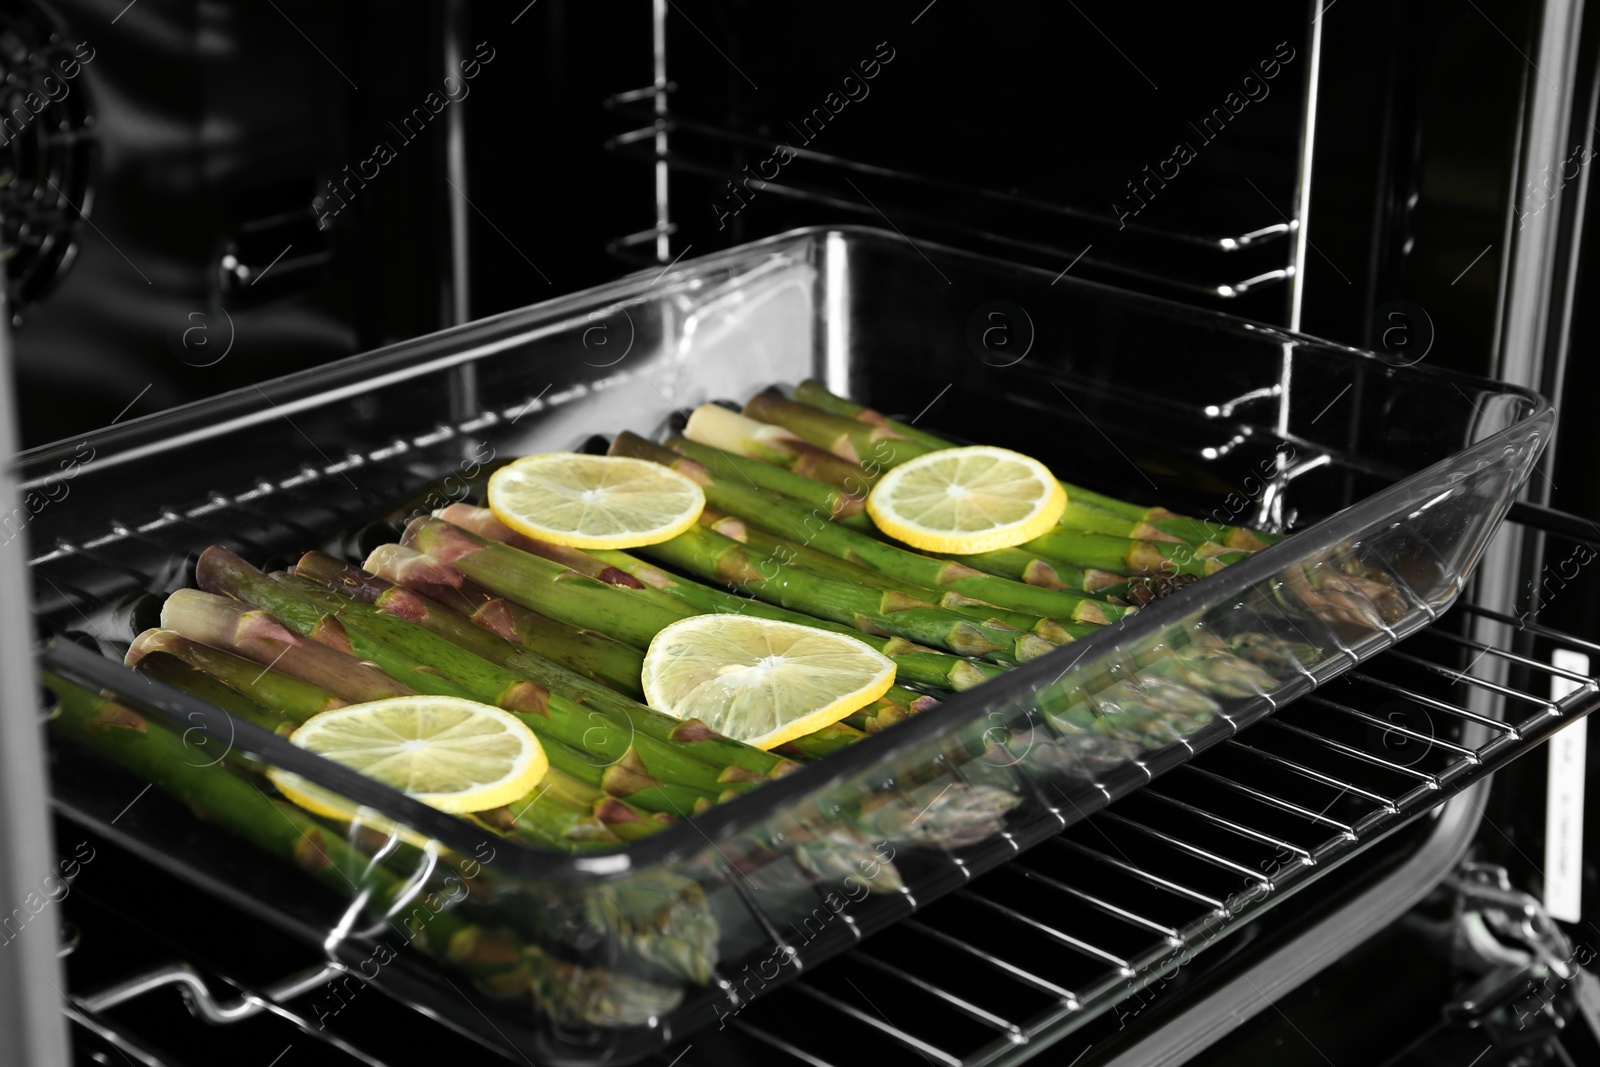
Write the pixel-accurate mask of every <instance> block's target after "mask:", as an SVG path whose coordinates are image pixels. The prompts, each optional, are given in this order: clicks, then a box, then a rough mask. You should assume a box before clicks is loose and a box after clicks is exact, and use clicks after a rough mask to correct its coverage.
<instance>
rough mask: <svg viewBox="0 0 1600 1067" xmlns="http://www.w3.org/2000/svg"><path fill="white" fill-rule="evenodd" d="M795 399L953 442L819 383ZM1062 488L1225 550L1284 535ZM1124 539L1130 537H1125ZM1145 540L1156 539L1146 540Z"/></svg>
mask: <svg viewBox="0 0 1600 1067" xmlns="http://www.w3.org/2000/svg"><path fill="white" fill-rule="evenodd" d="M794 399H795V400H797V401H799V402H800V403H802V404H808V405H810V406H812V407H815V408H819V409H821V410H823V411H826V412H829V413H830V414H833V415H838V416H842V417H844V418H850V419H855V420H857V421H860V422H864V423H867V424H869V425H873V426H882V427H886V428H888V429H891V430H893V431H895V432H896V433H899V434H901V435H903V436H905V437H907V438H909V439H910V440H913V441H916V442H917V443H918V444H921V445H925V446H927V447H929V448H950V447H952V445H951V442H949V441H946V440H945V439H943V438H941V437H939V436H938V435H936V434H932V433H929V432H928V431H926V430H919V429H918V428H917V427H915V426H911V425H909V424H907V423H903V422H897V421H895V420H894V419H890V418H888V417H886V416H885V415H883V414H882V413H881V412H878V411H874V410H872V409H871V408H868V407H863V406H862V405H860V404H857V403H855V402H854V401H851V400H847V399H845V398H844V397H842V396H836V395H835V394H833V393H830V392H829V391H828V390H827V389H825V388H823V386H822V385H821V384H820V383H818V382H816V381H811V380H807V381H803V382H801V383H800V384H799V385H797V386H795V388H794ZM1061 486H1062V488H1063V489H1065V490H1066V491H1067V498H1068V500H1069V501H1076V502H1077V503H1079V504H1083V505H1088V506H1092V507H1095V508H1099V509H1100V510H1102V511H1106V512H1109V513H1111V514H1112V515H1116V516H1119V517H1121V518H1123V519H1127V520H1130V521H1132V522H1135V523H1149V524H1151V525H1152V526H1154V527H1155V528H1156V529H1159V530H1162V531H1163V532H1165V533H1167V534H1170V535H1173V536H1176V537H1178V538H1180V539H1182V540H1184V541H1186V542H1188V543H1190V544H1195V545H1198V544H1204V543H1205V542H1207V541H1216V542H1219V543H1220V544H1222V545H1223V546H1224V547H1226V548H1231V549H1236V550H1242V551H1256V550H1258V549H1262V548H1265V547H1267V546H1268V545H1270V544H1275V543H1277V542H1278V541H1281V540H1282V539H1283V537H1282V535H1281V534H1271V533H1265V532H1263V531H1261V530H1251V529H1248V528H1246V527H1243V526H1228V525H1226V524H1223V523H1218V522H1215V521H1213V520H1210V519H1207V520H1200V519H1193V518H1190V517H1188V516H1186V515H1180V514H1178V513H1177V512H1174V511H1168V510H1167V509H1166V508H1161V507H1150V508H1147V507H1144V506H1143V505H1140V504H1130V503H1128V502H1127V501H1125V500H1118V499H1117V498H1116V497H1112V496H1106V495H1105V494H1103V493H1096V492H1094V491H1093V490H1089V489H1085V488H1083V487H1082V486H1079V485H1073V484H1071V483H1069V482H1062V483H1061ZM1105 532H1109V531H1105ZM1122 536H1131V535H1127V534H1124V535H1122ZM1144 540H1154V539H1153V538H1144Z"/></svg>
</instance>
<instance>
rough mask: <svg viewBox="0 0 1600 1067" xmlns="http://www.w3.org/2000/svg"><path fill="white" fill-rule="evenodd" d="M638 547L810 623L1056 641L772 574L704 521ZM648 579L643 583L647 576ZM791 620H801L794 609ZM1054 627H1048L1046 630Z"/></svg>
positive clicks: (503, 536)
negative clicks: (767, 574)
mask: <svg viewBox="0 0 1600 1067" xmlns="http://www.w3.org/2000/svg"><path fill="white" fill-rule="evenodd" d="M686 462H692V461H686ZM440 517H441V518H442V519H444V520H446V521H450V522H454V523H456V524H458V525H460V526H462V527H463V528H465V529H469V530H473V531H475V532H478V533H481V534H482V535H483V536H486V537H489V538H492V539H494V540H497V541H500V542H502V543H504V544H509V545H511V546H512V547H514V548H517V549H519V550H521V551H525V552H529V553H531V554H534V555H538V556H539V557H541V558H544V559H548V560H552V561H555V562H561V563H569V562H571V561H572V560H571V554H572V553H574V551H575V550H572V549H566V548H563V547H561V546H558V545H550V544H546V543H545V542H541V541H537V540H535V539H533V538H529V537H525V536H523V535H521V534H517V533H515V532H514V531H511V530H510V529H508V528H507V527H505V526H504V525H503V524H502V523H500V522H499V520H497V519H495V518H494V516H493V515H492V514H491V513H489V512H488V511H486V510H484V509H482V508H470V507H467V506H465V505H459V504H458V505H454V506H452V507H450V508H448V509H446V510H445V511H444V512H442V513H441V515H440ZM640 551H641V552H643V553H644V554H646V555H651V556H654V557H655V558H657V559H660V560H662V561H663V562H666V563H668V564H670V565H673V566H676V567H679V568H680V569H682V570H685V571H687V572H689V573H690V574H693V575H695V576H696V577H699V578H701V579H703V580H705V581H708V582H717V583H719V584H726V585H729V586H731V587H734V588H739V589H744V590H746V591H747V592H749V593H750V594H751V595H753V596H756V597H758V598H760V599H762V600H764V601H767V602H769V603H772V604H776V605H778V606H779V607H783V608H788V609H790V610H791V611H792V612H798V613H800V614H802V615H808V616H811V617H810V618H807V619H804V620H803V622H804V624H805V625H812V626H815V625H817V622H818V620H825V621H827V622H833V623H837V624H839V627H840V628H841V629H842V630H843V631H845V632H850V631H852V630H861V631H863V632H865V633H872V634H878V635H880V636H886V637H889V636H898V637H904V638H906V639H907V640H909V641H915V642H918V643H919V644H923V645H927V646H930V647H933V648H942V649H945V650H946V651H949V652H953V653H955V654H957V655H962V656H998V657H1000V659H999V660H998V661H999V662H1015V661H1017V660H1019V659H1032V658H1034V657H1035V656H1040V655H1043V654H1044V653H1045V652H1048V651H1049V650H1050V649H1051V648H1053V647H1055V642H1051V641H1046V640H1044V639H1042V638H1039V637H1037V636H1034V635H1032V634H1028V633H1023V632H1020V631H1018V632H1013V631H1012V630H1010V629H1008V628H1006V627H1005V626H1004V624H1000V625H993V626H991V625H989V624H988V623H986V622H983V623H980V622H973V621H971V620H967V619H963V618H960V617H957V616H955V615H952V614H949V613H946V612H943V611H941V610H940V609H937V608H934V606H933V605H932V604H929V603H926V602H924V601H920V600H917V599H915V598H912V597H907V596H905V595H903V594H899V593H894V592H885V593H878V594H874V593H873V591H871V590H869V589H866V588H862V587H860V586H855V585H849V584H846V583H841V582H836V581H832V580H830V579H827V578H825V577H823V576H820V575H815V574H810V573H806V572H795V571H793V570H791V571H788V572H787V573H785V571H784V569H783V568H781V567H773V568H772V569H773V572H774V577H773V578H772V579H770V580H769V579H767V578H764V577H763V575H762V573H761V572H760V570H758V568H757V566H756V565H755V564H754V563H753V562H752V561H750V560H749V559H748V558H746V557H745V555H744V551H743V549H742V547H741V546H740V545H738V544H737V543H736V542H733V541H731V540H729V539H728V538H726V537H723V536H722V535H721V534H718V533H716V532H714V531H712V530H708V529H702V528H695V529H692V530H689V531H688V532H686V533H683V534H680V535H679V536H678V537H675V538H673V539H672V540H670V541H667V542H665V543H663V544H658V545H651V546H649V547H646V548H643V549H640ZM576 555H580V556H583V557H584V559H585V563H583V564H582V565H583V566H585V567H586V568H587V569H589V570H591V571H593V570H599V569H605V570H616V571H621V572H623V573H629V565H628V564H626V563H623V562H621V561H620V560H619V558H618V556H617V554H613V553H606V552H600V551H596V552H589V553H576ZM645 584H646V586H647V587H648V586H649V584H650V583H645ZM704 610H713V611H714V610H718V609H716V608H705V609H704ZM792 621H796V622H800V621H802V620H801V618H800V617H799V616H798V615H796V616H793V617H792ZM1059 629H1060V628H1059V627H1052V628H1050V632H1057V631H1059Z"/></svg>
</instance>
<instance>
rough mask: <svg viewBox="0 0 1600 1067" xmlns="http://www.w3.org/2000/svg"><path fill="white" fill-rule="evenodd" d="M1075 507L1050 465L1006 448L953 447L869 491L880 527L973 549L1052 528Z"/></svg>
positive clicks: (916, 541)
mask: <svg viewBox="0 0 1600 1067" xmlns="http://www.w3.org/2000/svg"><path fill="white" fill-rule="evenodd" d="M1066 507H1067V493H1066V490H1064V489H1062V488H1061V483H1060V482H1058V481H1056V477H1055V475H1053V474H1051V473H1050V468H1048V467H1046V466H1045V465H1044V464H1043V463H1040V462H1039V461H1038V460H1036V459H1034V458H1033V457H1031V456H1024V455H1023V454H1022V453H1020V452H1012V451H1011V450H1010V449H1006V448H991V447H988V446H979V447H974V448H947V449H941V450H939V451H937V452H929V453H928V454H927V455H924V456H918V457H917V458H916V459H913V460H911V461H909V462H907V463H902V464H900V465H899V466H898V467H895V468H893V469H892V470H890V471H889V473H887V474H885V475H884V476H883V478H882V479H881V480H880V481H879V482H878V484H877V485H875V486H874V487H873V489H872V492H871V493H869V494H868V495H867V514H868V515H870V516H871V517H872V521H873V522H874V523H875V524H876V525H877V527H878V529H880V530H882V531H883V532H884V533H886V534H888V535H889V536H890V537H893V538H894V539H895V540H897V541H903V542H905V543H906V544H908V545H910V546H911V547H912V548H920V549H922V550H923V551H924V552H949V553H953V554H957V555H971V554H972V553H975V552H992V551H994V550H995V549H997V548H1010V547H1012V546H1013V545H1020V544H1022V543H1023V542H1024V541H1031V540H1033V539H1034V538H1035V537H1038V536H1039V535H1040V534H1042V533H1044V532H1045V531H1047V530H1049V529H1050V528H1051V527H1052V526H1054V525H1055V524H1056V522H1057V521H1059V520H1060V518H1061V513H1062V512H1063V511H1065V510H1066Z"/></svg>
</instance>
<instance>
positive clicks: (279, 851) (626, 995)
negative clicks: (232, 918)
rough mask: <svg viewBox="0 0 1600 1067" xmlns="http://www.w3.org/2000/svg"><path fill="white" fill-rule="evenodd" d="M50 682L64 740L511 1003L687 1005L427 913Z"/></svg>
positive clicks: (216, 774) (353, 855) (575, 1016)
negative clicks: (397, 919)
mask: <svg viewBox="0 0 1600 1067" xmlns="http://www.w3.org/2000/svg"><path fill="white" fill-rule="evenodd" d="M152 658H154V657H152ZM45 681H46V683H47V684H48V685H50V687H51V688H52V689H53V690H54V691H55V692H56V693H57V694H58V696H59V697H60V698H61V710H60V712H59V713H58V714H57V715H56V717H55V718H54V719H53V720H52V722H51V728H52V729H53V730H54V731H56V732H57V733H59V734H60V735H62V736H63V737H66V738H68V739H70V740H71V741H73V742H75V743H77V744H79V745H82V746H84V747H86V748H88V749H91V750H93V751H95V752H96V753H98V754H100V755H101V756H103V757H105V758H107V759H109V760H111V761H112V762H114V763H117V764H119V765H121V766H123V767H125V768H126V769H128V770H129V771H131V772H133V773H134V774H136V775H138V776H139V777H141V778H144V779H146V780H148V781H151V782H153V783H155V784H156V785H157V786H159V787H160V788H161V789H162V791H163V792H166V793H168V794H169V795H171V796H173V797H174V798H176V799H178V800H179V801H182V802H183V803H184V804H186V805H187V806H188V807H189V808H190V809H191V810H194V811H197V812H204V814H205V817H206V818H207V819H208V820H209V821H210V822H212V823H214V824H216V825H218V826H220V827H222V828H223V829H225V830H227V831H229V832H230V833H232V834H234V835H235V836H237V837H239V838H242V839H243V840H245V841H246V842H248V843H249V844H251V845H253V846H255V847H256V848H258V849H260V850H261V851H262V852H263V853H265V854H266V855H268V856H271V857H272V858H274V859H276V860H279V861H280V862H283V863H288V864H292V865H293V866H295V867H297V868H299V869H300V870H302V871H305V872H306V873H307V874H308V875H310V876H311V877H313V878H315V879H316V880H317V881H319V882H321V883H322V884H323V885H324V886H326V887H327V888H329V889H330V890H332V891H333V892H335V893H337V894H339V895H340V896H342V897H349V898H355V897H356V896H357V894H358V893H359V894H362V895H364V897H365V900H366V912H367V914H368V915H369V916H370V917H371V918H372V920H373V921H374V922H375V923H380V924H381V923H385V922H388V921H390V917H392V916H399V915H407V914H408V913H409V917H408V918H407V919H405V920H404V922H403V925H404V927H405V930H406V935H407V937H408V938H409V939H410V943H411V944H413V945H415V946H416V947H417V948H419V949H421V950H422V951H424V952H427V953H428V954H430V955H433V956H435V957H438V958H440V959H443V960H447V961H449V962H450V963H451V964H452V965H453V966H455V967H456V968H458V969H460V970H461V972H462V973H464V974H466V975H467V976H468V977H469V978H471V979H472V980H473V981H474V982H475V983H476V984H477V985H478V986H479V987H480V988H482V989H485V990H487V991H490V992H493V993H495V994H497V995H501V996H514V995H526V994H528V993H529V992H531V993H532V995H533V998H534V1001H535V1004H536V1006H537V1007H538V1008H539V1009H540V1010H541V1011H543V1012H545V1013H547V1014H548V1015H549V1016H550V1017H551V1018H552V1019H554V1020H555V1021H557V1022H558V1023H559V1024H561V1025H566V1026H581V1027H591V1026H592V1027H622V1026H636V1025H642V1024H644V1023H646V1022H649V1021H650V1020H651V1019H652V1018H655V1017H657V1016H659V1015H661V1014H663V1013H665V1012H668V1011H670V1010H672V1008H674V1007H675V1006H676V1005H677V1003H678V1002H679V1000H680V999H681V998H682V992H681V990H679V989H677V988H675V987H673V986H665V985H661V984H658V983H655V982H650V981H644V980H641V979H638V978H633V977H630V976H627V975H623V974H617V973H614V972H611V971H608V970H605V969H602V968H597V967H592V966H582V965H578V964H573V963H569V962H566V961H562V960H559V959H556V958H555V957H552V956H550V955H549V954H548V953H546V952H545V951H544V950H542V949H540V948H537V947H535V946H531V945H521V944H519V943H518V942H517V941H516V940H515V938H513V937H511V936H509V935H507V934H506V933H504V932H502V931H498V930H492V929H488V928H485V927H482V926H478V925H475V924H473V923H472V922H470V921H468V920H467V919H466V918H464V917H463V915H462V912H461V910H460V909H458V908H452V907H449V906H443V907H440V908H438V909H435V908H434V907H433V906H432V905H431V904H429V905H428V906H427V907H426V908H424V907H423V906H422V901H421V899H419V897H418V890H417V887H415V886H414V885H413V884H412V883H411V881H410V880H408V879H405V878H402V877H400V876H398V875H395V874H393V873H391V872H390V871H388V870H387V869H386V868H385V867H383V866H382V865H380V864H375V863H373V862H372V861H371V859H370V857H368V856H366V855H364V854H362V853H361V852H359V851H357V850H356V849H355V848H354V847H352V846H351V845H350V844H349V843H348V842H346V841H345V840H343V839H342V838H340V837H338V836H336V835H333V834H329V833H328V832H327V831H326V830H325V829H324V828H323V826H322V824H321V823H319V822H317V821H316V820H315V819H314V818H313V817H312V816H310V815H308V814H307V813H306V812H304V811H301V810H300V809H299V808H297V807H295V806H294V805H292V804H287V803H283V802H278V801H273V800H271V799H269V798H268V797H267V795H266V794H265V793H263V792H262V791H261V790H260V789H258V788H257V787H256V786H255V785H253V784H252V783H251V782H249V781H247V780H245V779H244V778H240V777H238V776H236V775H234V774H233V773H231V772H230V771H228V770H227V769H226V768H225V767H223V766H221V765H211V766H206V765H201V766H196V765H195V763H194V761H193V758H192V754H191V753H189V752H188V751H187V750H186V748H185V746H184V742H183V741H182V740H181V739H180V738H179V737H178V736H177V735H176V734H174V733H173V732H172V731H170V730H167V729H164V728H162V727H161V726H159V725H156V724H153V723H149V722H147V721H146V720H145V719H144V717H143V716H141V715H138V714H137V713H135V712H134V711H132V710H131V709H129V708H127V707H125V706H123V705H120V704H117V703H115V702H114V701H110V700H103V699H101V698H99V697H96V696H94V695H93V694H91V693H89V692H87V691H86V690H83V689H81V688H79V687H77V686H74V685H71V684H69V683H67V682H64V681H63V680H61V679H59V678H56V677H54V676H51V675H46V677H45Z"/></svg>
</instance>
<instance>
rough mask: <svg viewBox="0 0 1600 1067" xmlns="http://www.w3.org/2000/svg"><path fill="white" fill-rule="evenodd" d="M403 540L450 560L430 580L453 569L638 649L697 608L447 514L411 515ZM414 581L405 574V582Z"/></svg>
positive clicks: (417, 565) (447, 577)
mask: <svg viewBox="0 0 1600 1067" xmlns="http://www.w3.org/2000/svg"><path fill="white" fill-rule="evenodd" d="M401 544H402V545H404V546H405V547H407V548H411V549H413V550H415V551H418V552H421V553H422V554H423V555H424V557H431V559H432V560H433V561H437V562H438V563H443V564H447V565H448V570H446V569H444V568H438V569H434V570H431V571H429V577H428V580H430V581H433V582H437V583H445V584H448V583H450V582H451V581H452V580H453V578H452V572H454V573H459V574H461V575H465V576H466V577H468V578H470V579H472V580H473V581H475V582H477V583H479V584H480V585H482V586H484V587H485V588H487V589H489V590H492V591H493V592H494V593H495V594H497V595H499V596H503V597H505V598H506V599H507V600H511V601H514V602H516V603H518V604H521V605H523V606H524V607H528V608H532V609H533V610H535V611H539V612H542V613H543V614H545V615H548V616H550V617H551V618H552V619H557V620H559V621H561V622H564V623H566V624H567V625H569V626H576V627H581V628H583V629H589V630H598V631H600V632H601V633H604V634H609V635H610V636H612V637H614V638H616V639H617V640H619V641H622V642H624V643H626V644H629V645H632V646H633V647H634V648H637V649H645V648H649V647H650V640H651V638H653V637H655V635H656V634H657V633H659V632H660V631H661V630H662V629H663V628H665V627H666V626H669V625H671V624H672V623H674V622H677V621H678V620H679V619H682V618H685V617H687V616H689V615H692V614H694V612H693V611H692V610H689V609H687V608H683V607H681V606H678V605H676V604H675V603H672V602H670V601H669V602H668V603H665V604H664V603H659V602H657V601H654V600H651V599H647V598H645V597H642V596H637V595H635V594H634V593H632V592H629V591H627V590H624V589H620V588H619V587H617V586H615V585H613V584H608V583H604V582H601V581H599V580H597V579H591V578H587V577H585V576H584V575H581V574H579V573H578V572H576V571H574V570H572V569H571V568H569V567H566V566H564V565H562V564H559V563H553V562H551V561H550V560H547V559H544V558H542V557H540V556H536V555H534V554H532V553H530V552H523V551H521V550H519V549H516V548H511V547H508V546H506V545H503V544H500V543H499V542H498V541H496V540H493V539H491V538H489V537H485V536H482V535H480V534H477V533H475V532H470V531H468V530H466V529H464V528H463V527H461V526H458V525H455V524H453V523H451V522H448V521H445V520H443V519H429V518H418V519H414V520H412V522H411V524H410V525H409V526H407V527H406V530H405V534H404V536H403V537H402V538H401ZM408 567H409V569H413V570H417V571H422V570H427V569H428V564H427V563H424V562H423V561H421V560H417V561H413V562H412V563H411V564H409V565H408ZM610 569H615V568H610ZM630 580H632V579H631V578H630ZM410 581H411V579H405V580H403V584H410ZM634 584H639V583H638V582H637V581H634Z"/></svg>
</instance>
